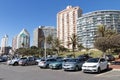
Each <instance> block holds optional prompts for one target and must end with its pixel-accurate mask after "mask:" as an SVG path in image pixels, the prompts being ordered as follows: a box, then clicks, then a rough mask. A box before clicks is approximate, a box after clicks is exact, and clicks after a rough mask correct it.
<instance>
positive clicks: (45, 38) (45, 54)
mask: <svg viewBox="0 0 120 80" xmlns="http://www.w3.org/2000/svg"><path fill="white" fill-rule="evenodd" d="M44 49H45V53H44V54H45V59H46V36H45V43H44Z"/></svg>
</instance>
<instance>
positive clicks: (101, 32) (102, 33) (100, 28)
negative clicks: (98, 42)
mask: <svg viewBox="0 0 120 80" xmlns="http://www.w3.org/2000/svg"><path fill="white" fill-rule="evenodd" d="M105 32H106V30H105V26H104V25H99V26H98V34H99V36H100V37H105Z"/></svg>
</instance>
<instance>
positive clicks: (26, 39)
mask: <svg viewBox="0 0 120 80" xmlns="http://www.w3.org/2000/svg"><path fill="white" fill-rule="evenodd" d="M29 47H30V34H29V33H28V31H27V30H26V29H23V30H22V31H21V32H20V33H19V34H18V35H17V36H15V37H14V38H13V40H12V50H13V51H15V50H16V49H19V48H29Z"/></svg>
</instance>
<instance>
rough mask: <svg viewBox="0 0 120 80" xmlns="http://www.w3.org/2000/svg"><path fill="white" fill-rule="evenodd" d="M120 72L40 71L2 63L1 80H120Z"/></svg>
mask: <svg viewBox="0 0 120 80" xmlns="http://www.w3.org/2000/svg"><path fill="white" fill-rule="evenodd" d="M119 78H120V71H114V70H110V71H104V72H102V73H101V74H95V73H83V72H82V71H77V72H73V71H67V72H65V71H63V70H50V69H40V68H39V67H37V66H8V65H6V64H1V63H0V80H119Z"/></svg>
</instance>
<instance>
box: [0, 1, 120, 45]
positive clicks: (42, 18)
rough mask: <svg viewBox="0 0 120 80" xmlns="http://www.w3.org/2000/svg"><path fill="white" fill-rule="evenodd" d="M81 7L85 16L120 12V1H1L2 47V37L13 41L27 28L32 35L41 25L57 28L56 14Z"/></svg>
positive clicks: (0, 27) (9, 43) (10, 42)
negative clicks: (88, 13)
mask: <svg viewBox="0 0 120 80" xmlns="http://www.w3.org/2000/svg"><path fill="white" fill-rule="evenodd" d="M68 5H72V6H79V7H80V8H81V9H82V11H83V14H84V13H87V12H91V11H97V10H120V0H0V45H1V39H2V37H3V36H4V35H5V34H7V35H8V36H9V42H8V45H9V46H12V39H13V37H14V36H16V35H17V34H19V33H20V31H21V30H22V29H23V28H25V29H26V30H27V31H28V32H29V33H30V37H31V38H30V44H31V46H32V40H33V30H34V29H35V28H37V27H38V26H40V25H44V26H54V27H56V14H57V13H58V12H59V11H61V10H63V9H65V8H66V6H68Z"/></svg>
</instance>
